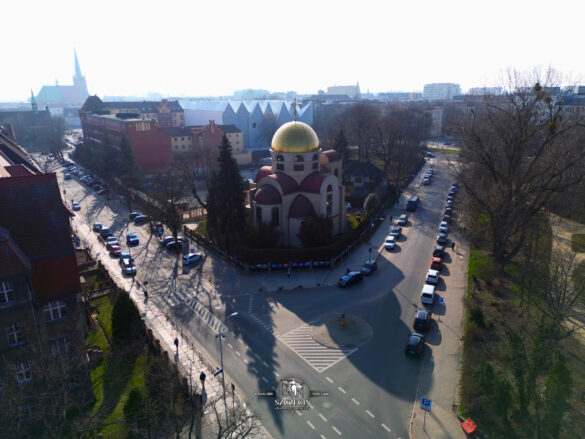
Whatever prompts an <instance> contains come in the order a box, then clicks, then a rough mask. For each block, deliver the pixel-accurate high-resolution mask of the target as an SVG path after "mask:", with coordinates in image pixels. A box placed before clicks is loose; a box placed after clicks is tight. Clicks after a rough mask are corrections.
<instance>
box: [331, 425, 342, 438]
mask: <svg viewBox="0 0 585 439" xmlns="http://www.w3.org/2000/svg"><path fill="white" fill-rule="evenodd" d="M331 428H332V429H333V431H334V432H335V433H337V434H338V435H339V436H341V431H339V430H338V429H337V428H335V426H333V427H331Z"/></svg>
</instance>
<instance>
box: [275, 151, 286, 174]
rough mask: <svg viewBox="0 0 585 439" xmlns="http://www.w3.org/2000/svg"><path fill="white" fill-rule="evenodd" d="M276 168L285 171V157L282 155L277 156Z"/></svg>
mask: <svg viewBox="0 0 585 439" xmlns="http://www.w3.org/2000/svg"><path fill="white" fill-rule="evenodd" d="M276 170H277V171H284V157H283V156H281V155H277V156H276Z"/></svg>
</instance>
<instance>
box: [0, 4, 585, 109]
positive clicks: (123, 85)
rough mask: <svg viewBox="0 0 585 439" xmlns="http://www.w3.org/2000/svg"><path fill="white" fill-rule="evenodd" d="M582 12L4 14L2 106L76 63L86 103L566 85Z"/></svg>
mask: <svg viewBox="0 0 585 439" xmlns="http://www.w3.org/2000/svg"><path fill="white" fill-rule="evenodd" d="M583 9H585V6H583V4H582V2H581V1H577V0H575V1H568V0H556V1H554V2H550V1H547V2H544V1H535V0H531V1H524V0H505V1H502V0H490V1H478V0H475V1H474V0H461V1H458V0H440V1H437V0H417V1H404V0H402V1H394V0H380V1H370V0H359V1H356V0H353V1H340V0H337V1H329V0H311V1H305V0H297V1H279V0H268V1H260V0H235V1H232V0H223V1H221V0H206V1H203V0H190V1H175V0H168V1H160V0H159V1H150V0H142V1H134V0H116V1H110V0H101V1H98V2H90V1H86V0H75V1H62V0H52V1H46V0H10V1H6V2H3V4H2V8H1V11H0V13H1V14H2V21H1V24H0V38H1V39H0V41H2V49H1V54H2V75H1V78H2V80H1V81H0V101H9V100H25V99H28V97H29V96H30V89H31V88H32V89H33V91H34V92H35V94H36V93H38V92H39V90H40V88H41V86H42V85H45V84H49V85H51V84H54V83H55V79H57V80H58V81H59V83H60V84H63V85H67V84H72V79H71V77H72V75H73V72H74V69H73V49H74V48H76V49H77V54H78V56H79V61H80V63H81V69H82V72H83V74H84V75H85V76H86V78H87V83H88V88H89V92H90V93H91V94H98V95H99V96H104V95H145V94H146V93H148V92H159V93H162V94H163V95H175V96H177V95H229V94H231V93H232V92H233V91H234V90H237V89H242V88H264V89H268V90H271V91H287V90H296V91H298V92H300V93H316V92H317V90H319V89H326V87H327V86H330V85H336V84H337V85H347V84H355V83H356V82H357V81H359V83H360V87H361V89H362V91H367V90H368V89H369V90H370V91H372V92H379V91H389V90H401V91H415V90H422V88H423V85H424V84H425V83H429V82H457V83H459V84H461V86H462V88H463V90H466V89H467V88H469V87H475V86H489V85H493V84H494V83H495V82H496V80H497V77H498V73H499V72H501V71H502V70H503V69H506V68H511V67H512V68H519V69H525V68H529V67H533V66H542V65H551V66H553V67H555V68H556V69H558V70H560V71H562V72H563V73H566V74H570V75H572V76H573V77H576V76H581V74H582V73H583V72H585V65H584V64H585V58H583V56H581V55H580V53H581V52H580V50H578V49H579V48H580V47H581V45H582V44H581V43H582V41H583V35H582V29H581V28H582V26H581V25H580V24H579V21H578V20H580V19H581V16H582V13H581V12H583Z"/></svg>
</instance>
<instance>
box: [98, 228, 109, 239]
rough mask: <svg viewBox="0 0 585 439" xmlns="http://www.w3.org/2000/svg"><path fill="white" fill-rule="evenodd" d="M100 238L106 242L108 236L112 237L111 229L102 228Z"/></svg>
mask: <svg viewBox="0 0 585 439" xmlns="http://www.w3.org/2000/svg"><path fill="white" fill-rule="evenodd" d="M99 233H100V237H101V238H102V239H103V240H104V241H105V240H106V238H107V237H108V236H112V231H111V230H110V228H109V227H106V226H102V227H101V228H100V232H99Z"/></svg>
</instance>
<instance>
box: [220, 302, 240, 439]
mask: <svg viewBox="0 0 585 439" xmlns="http://www.w3.org/2000/svg"><path fill="white" fill-rule="evenodd" d="M237 315H238V313H237V312H234V313H231V314H230V315H229V316H227V317H226V318H225V319H224V320H223V323H225V322H226V321H227V320H228V319H229V318H230V317H234V316H237ZM224 337H225V334H224V333H223V332H218V333H217V334H216V335H215V338H218V339H219V361H220V367H221V386H222V388H223V405H224V408H225V426H226V428H229V419H228V408H227V399H226V397H225V378H224V376H225V373H224V370H223V349H222V345H221V339H222V338H224Z"/></svg>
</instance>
